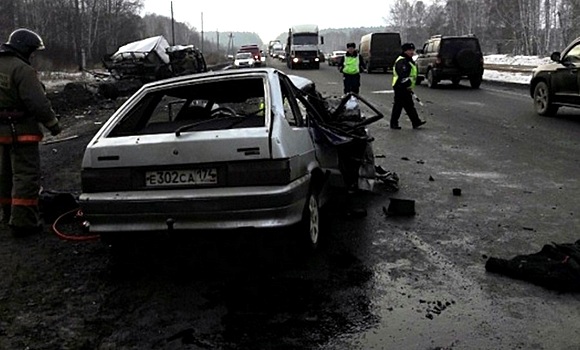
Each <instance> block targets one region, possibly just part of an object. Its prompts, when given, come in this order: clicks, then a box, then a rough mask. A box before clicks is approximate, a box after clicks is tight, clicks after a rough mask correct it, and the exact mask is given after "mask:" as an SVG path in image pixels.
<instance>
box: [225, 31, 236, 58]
mask: <svg viewBox="0 0 580 350" xmlns="http://www.w3.org/2000/svg"><path fill="white" fill-rule="evenodd" d="M233 51H234V33H230V34H229V35H228V49H227V53H226V54H227V55H231V54H233Z"/></svg>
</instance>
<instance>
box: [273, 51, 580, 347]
mask: <svg viewBox="0 0 580 350" xmlns="http://www.w3.org/2000/svg"><path fill="white" fill-rule="evenodd" d="M271 65H272V66H275V67H279V68H283V69H284V70H286V69H285V67H284V66H282V65H281V64H280V63H278V62H271ZM288 73H289V74H298V75H303V76H305V77H308V78H310V79H312V80H313V81H315V82H316V83H317V85H318V87H319V89H321V90H324V91H327V93H329V94H340V93H341V89H342V85H341V76H340V74H339V73H338V72H337V70H336V68H335V67H329V66H328V65H325V64H322V65H321V69H320V70H318V71H315V70H300V71H291V72H288ZM390 82H391V75H390V74H389V75H386V74H372V75H368V74H363V75H362V87H361V95H362V96H364V97H365V98H367V99H368V100H370V101H371V102H373V103H374V104H376V105H377V106H379V107H380V109H381V110H382V111H384V113H385V115H386V118H385V119H383V120H381V121H380V122H378V123H376V124H374V125H373V126H371V128H370V130H371V133H372V135H373V136H374V137H375V138H376V141H375V142H374V145H373V147H374V150H375V154H383V155H385V157H386V158H381V159H377V163H378V164H381V165H383V167H385V168H386V169H389V170H392V171H395V172H397V173H398V174H399V176H400V178H401V189H400V191H399V192H398V193H396V195H394V196H393V197H396V198H404V199H413V200H415V201H416V210H417V215H416V216H415V217H414V218H410V219H403V218H398V219H396V220H395V219H393V218H386V217H384V216H383V214H382V211H381V207H382V206H385V205H388V203H389V201H388V198H387V197H388V195H379V196H376V197H374V198H372V199H371V200H368V201H366V202H365V204H366V207H367V209H368V213H369V216H368V217H367V218H366V219H364V220H361V221H359V222H357V223H356V224H354V223H352V224H351V223H349V224H348V225H346V224H345V225H341V226H342V227H343V229H344V230H345V233H344V234H345V235H346V236H347V237H348V238H342V239H344V240H345V241H342V242H341V243H342V246H343V247H348V248H347V249H348V250H349V252H351V253H352V254H353V256H354V257H356V258H357V259H358V260H359V261H360V264H361V265H362V266H364V267H365V268H366V269H368V270H369V271H371V272H372V277H371V278H370V279H369V281H368V282H367V284H366V285H365V287H364V289H365V291H366V296H367V298H368V300H369V302H370V304H369V305H370V307H369V312H370V313H371V314H372V315H373V317H374V318H373V319H374V320H375V324H373V325H372V326H370V327H369V328H368V329H367V330H365V331H361V332H357V333H355V334H351V335H348V336H344V337H336V338H335V339H333V340H332V341H331V342H330V344H328V345H327V346H325V347H326V348H357V349H426V348H431V347H449V348H453V349H516V348H521V349H531V348H534V349H577V348H578V346H580V345H579V344H580V336H579V335H578V334H580V333H579V330H580V323H579V321H580V306H579V304H578V301H579V297H578V296H577V295H569V294H558V293H555V292H551V291H547V290H545V289H543V288H541V287H537V286H534V285H531V284H529V283H527V282H521V281H516V280H512V279H509V278H505V277H501V276H499V275H494V274H489V273H486V272H485V268H484V265H485V262H486V259H487V258H488V257H490V256H493V257H501V258H511V257H514V256H515V255H520V254H530V253H535V252H538V251H539V250H540V249H541V248H542V246H543V245H544V244H550V243H551V242H558V243H564V242H569V243H573V242H575V241H576V240H578V239H580V233H579V232H578V231H579V230H578V229H579V228H580V212H579V211H578V208H580V199H579V194H580V182H579V181H578V176H577V174H578V172H579V170H580V144H579V139H580V137H579V136H580V112H578V110H572V109H571V110H565V109H563V110H562V111H561V113H560V115H559V116H558V117H556V118H544V117H540V116H537V115H536V114H535V112H534V111H533V108H532V100H531V98H530V96H529V94H528V91H527V90H526V88H523V87H517V86H502V85H498V84H491V85H490V84H483V85H482V88H481V89H479V90H473V89H471V88H470V87H469V83H468V82H462V84H461V86H459V87H453V86H452V85H451V84H449V85H442V86H441V87H440V88H439V89H429V88H428V87H426V86H425V85H423V86H419V87H418V88H417V91H416V93H417V95H418V96H420V98H421V100H422V101H423V102H424V106H423V107H421V106H417V107H418V110H419V112H420V115H421V118H423V119H425V120H427V124H426V125H424V126H423V127H422V128H421V129H419V130H413V129H412V128H411V125H410V122H409V120H408V117H406V115H404V114H403V116H402V118H401V126H402V127H403V129H402V130H391V129H389V128H388V126H389V124H388V122H389V121H388V119H389V116H390V108H391V105H392V94H391V91H390V90H391V89H390V87H389V85H390ZM407 159H408V160H407ZM430 177H432V179H433V180H434V181H429V178H430ZM453 188H460V189H462V196H460V197H457V196H453V195H452V189H453ZM346 232H348V233H346ZM337 238H338V237H337ZM339 239H340V238H339ZM437 302H441V303H442V304H443V305H445V304H447V303H448V304H449V305H448V307H447V308H445V310H443V311H441V312H440V313H432V312H430V311H429V310H433V303H437ZM429 314H431V316H432V318H431V316H428V315H429Z"/></svg>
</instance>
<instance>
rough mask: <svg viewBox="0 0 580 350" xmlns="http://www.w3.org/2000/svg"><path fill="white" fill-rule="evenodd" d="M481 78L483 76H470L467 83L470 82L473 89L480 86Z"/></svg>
mask: <svg viewBox="0 0 580 350" xmlns="http://www.w3.org/2000/svg"><path fill="white" fill-rule="evenodd" d="M482 80H483V77H481V76H475V77H470V78H469V83H470V84H471V87H472V88H473V89H479V87H480V86H481V81H482Z"/></svg>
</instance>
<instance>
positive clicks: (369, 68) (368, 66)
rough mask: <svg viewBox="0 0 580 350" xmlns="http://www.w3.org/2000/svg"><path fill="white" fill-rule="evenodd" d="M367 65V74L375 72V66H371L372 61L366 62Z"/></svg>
mask: <svg viewBox="0 0 580 350" xmlns="http://www.w3.org/2000/svg"><path fill="white" fill-rule="evenodd" d="M366 65H367V74H372V73H373V68H374V67H373V66H371V64H370V62H369V63H367V64H366Z"/></svg>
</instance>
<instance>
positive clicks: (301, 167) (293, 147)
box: [272, 74, 317, 175]
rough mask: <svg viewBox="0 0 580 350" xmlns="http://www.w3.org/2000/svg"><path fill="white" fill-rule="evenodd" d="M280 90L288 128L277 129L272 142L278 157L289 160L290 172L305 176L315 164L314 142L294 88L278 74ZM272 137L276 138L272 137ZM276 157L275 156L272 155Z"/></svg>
mask: <svg viewBox="0 0 580 350" xmlns="http://www.w3.org/2000/svg"><path fill="white" fill-rule="evenodd" d="M280 88H281V93H282V103H283V108H284V118H285V119H286V121H287V123H288V125H289V126H290V127H289V128H288V127H284V128H282V129H279V127H280V125H278V126H277V127H276V126H275V129H276V130H279V131H277V132H278V133H279V136H278V139H274V140H272V142H276V143H278V144H279V145H280V148H281V154H280V156H283V157H287V158H289V159H290V162H291V168H292V172H295V173H296V174H300V175H306V174H307V171H308V168H309V167H310V166H311V165H312V164H314V163H317V160H316V151H315V146H314V141H313V140H312V137H311V135H310V133H309V131H308V127H307V123H306V113H305V111H304V107H303V106H301V104H299V102H298V100H297V99H296V92H295V89H296V87H295V86H294V85H293V84H292V82H291V81H290V79H289V78H288V77H287V76H285V75H283V74H280ZM273 137H276V136H275V135H273ZM274 156H276V154H274Z"/></svg>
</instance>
